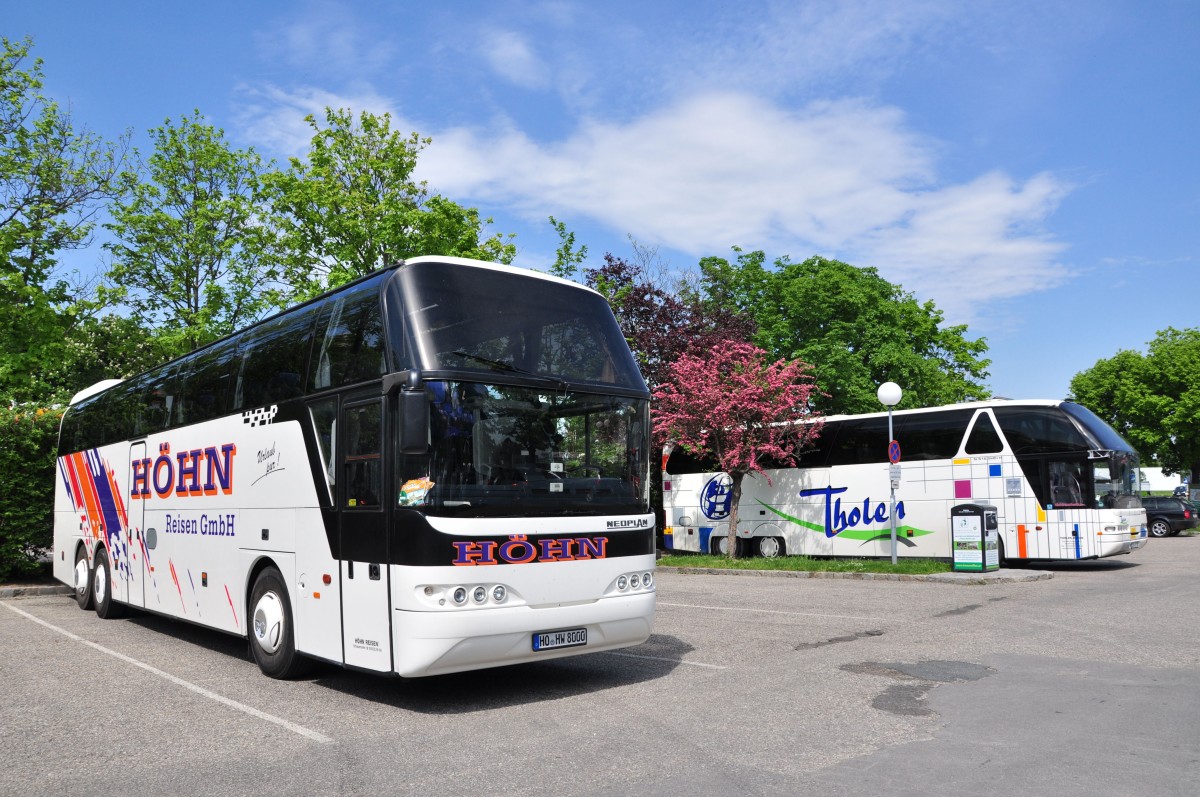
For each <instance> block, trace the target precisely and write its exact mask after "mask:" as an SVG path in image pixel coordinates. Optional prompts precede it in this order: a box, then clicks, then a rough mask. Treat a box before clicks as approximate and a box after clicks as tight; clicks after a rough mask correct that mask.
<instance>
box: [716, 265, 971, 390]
mask: <svg viewBox="0 0 1200 797" xmlns="http://www.w3.org/2000/svg"><path fill="white" fill-rule="evenodd" d="M734 251H735V253H736V255H737V257H736V260H735V261H734V262H730V261H729V260H726V259H724V258H718V257H707V258H704V259H703V260H701V262H700V271H701V280H700V287H699V288H698V289H697V292H698V294H699V298H700V299H701V300H702V301H704V302H706V303H708V304H709V305H710V306H713V307H723V308H731V309H734V310H736V311H739V312H743V313H746V314H748V315H750V316H752V317H753V318H754V319H755V321H756V323H757V326H758V332H757V334H756V335H755V337H754V342H755V343H757V344H758V345H759V346H761V347H763V348H764V349H766V350H767V351H768V352H770V354H771V356H772V357H777V358H781V359H788V360H792V359H799V360H803V361H805V362H809V363H812V364H813V373H814V376H815V377H816V380H817V383H818V384H820V385H821V387H822V388H823V389H824V390H826V391H828V395H827V396H817V397H815V402H816V407H817V408H818V409H819V410H821V411H822V412H825V413H857V412H875V411H878V410H880V409H881V407H880V406H879V401H878V400H877V398H876V395H875V391H876V390H877V389H878V387H879V385H880V384H881V383H883V382H887V381H893V382H896V383H898V384H900V385H901V386H902V387H903V388H904V401H903V404H902V406H907V407H923V406H934V405H939V404H949V403H953V402H957V401H963V400H965V399H981V398H986V397H987V396H988V391H987V389H986V388H985V387H984V386H983V384H981V380H983V379H984V378H986V377H987V367H988V365H989V364H990V361H989V360H986V359H982V355H983V354H984V353H985V352H986V351H987V343H986V342H985V340H984V339H982V338H980V339H976V340H971V339H969V338H967V336H966V332H967V328H966V326H965V325H958V326H945V325H944V324H943V315H942V311H941V310H939V309H937V307H936V306H935V305H934V303H933V302H930V301H926V302H919V301H918V300H917V299H916V297H915V296H913V294H911V293H909V292H907V291H904V290H903V289H902V288H901V287H900V286H899V285H894V284H892V283H890V282H888V281H887V280H885V279H883V278H882V277H880V276H879V273H878V272H877V271H876V270H875V269H873V268H859V267H856V266H852V265H850V264H848V263H843V262H841V261H840V260H829V259H826V258H823V257H810V258H809V259H808V260H805V261H804V262H802V263H793V262H791V261H790V260H789V259H788V258H787V257H782V258H780V259H778V260H776V261H775V263H774V267H773V268H768V267H767V266H766V257H765V255H764V254H763V253H762V252H761V251H755V252H743V251H742V250H740V249H737V248H735V249H734Z"/></svg>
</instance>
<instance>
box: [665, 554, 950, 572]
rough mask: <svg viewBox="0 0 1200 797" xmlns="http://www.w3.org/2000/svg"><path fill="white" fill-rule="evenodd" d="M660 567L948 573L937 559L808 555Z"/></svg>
mask: <svg viewBox="0 0 1200 797" xmlns="http://www.w3.org/2000/svg"><path fill="white" fill-rule="evenodd" d="M658 566H659V567H708V568H713V569H726V570H797V571H799V570H808V571H825V572H830V573H897V574H901V575H914V576H915V575H928V574H930V573H949V572H950V571H951V569H952V566H951V563H950V562H943V561H941V560H938V559H901V560H899V561H898V562H897V563H896V564H892V562H891V560H890V559H844V558H836V559H833V558H830V559H825V558H814V557H811V556H777V557H774V558H770V559H764V558H762V557H760V556H752V557H744V558H741V559H730V558H729V557H727V556H712V555H709V554H667V555H665V556H663V557H662V558H661V559H659V560H658Z"/></svg>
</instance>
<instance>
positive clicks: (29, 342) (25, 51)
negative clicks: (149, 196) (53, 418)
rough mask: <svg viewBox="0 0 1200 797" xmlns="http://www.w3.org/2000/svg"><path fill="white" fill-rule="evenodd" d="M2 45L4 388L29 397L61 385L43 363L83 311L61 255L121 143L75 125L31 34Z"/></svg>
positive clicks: (93, 208) (112, 168)
mask: <svg viewBox="0 0 1200 797" xmlns="http://www.w3.org/2000/svg"><path fill="white" fill-rule="evenodd" d="M0 45H2V46H3V54H2V55H0V303H2V304H3V306H4V312H3V314H0V395H2V396H4V397H5V398H8V399H9V400H17V401H24V400H31V399H36V398H39V397H43V396H45V395H47V394H49V393H52V392H54V391H55V390H56V389H57V388H58V387H59V386H56V385H53V384H50V383H48V382H47V381H46V379H45V370H44V363H46V362H55V361H57V360H58V359H59V357H60V356H61V351H60V350H61V347H62V345H63V341H64V338H65V336H66V334H67V333H68V332H69V330H70V329H71V327H72V325H73V324H74V323H75V320H76V317H77V310H76V307H75V302H76V298H77V297H76V291H75V290H74V289H73V286H71V285H70V284H68V283H67V281H66V280H64V279H62V277H61V276H60V274H59V268H60V261H59V258H60V257H61V256H62V254H63V253H64V252H67V251H70V250H74V249H79V248H81V247H84V246H86V245H87V244H88V243H89V242H90V241H91V236H92V232H93V230H94V227H95V215H96V213H98V212H99V210H100V209H101V208H102V207H103V203H104V201H105V200H106V199H108V198H109V197H110V196H111V194H112V191H113V187H114V183H115V181H116V176H117V174H118V173H119V172H120V170H121V169H122V168H123V166H124V156H125V149H124V141H121V142H118V143H117V144H109V143H106V142H104V141H103V140H101V139H100V138H98V137H97V136H95V135H93V134H91V133H89V132H88V131H87V130H86V129H77V128H76V127H75V125H74V123H73V121H72V119H71V116H70V114H69V113H67V112H66V111H64V110H62V109H61V108H60V107H59V106H58V104H57V103H55V102H53V101H51V100H49V99H47V98H46V97H44V96H43V95H42V93H41V89H42V61H41V59H36V60H34V61H33V63H32V64H28V65H27V64H26V61H27V59H28V57H29V51H30V49H31V47H32V44H31V42H30V41H29V40H28V39H25V40H23V41H21V42H15V43H14V42H12V41H10V40H8V39H6V38H5V39H0Z"/></svg>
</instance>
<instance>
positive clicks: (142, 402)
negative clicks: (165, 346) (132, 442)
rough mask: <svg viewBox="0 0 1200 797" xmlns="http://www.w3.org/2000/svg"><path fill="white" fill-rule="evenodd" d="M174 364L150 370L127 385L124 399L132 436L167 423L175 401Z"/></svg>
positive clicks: (153, 430)
mask: <svg viewBox="0 0 1200 797" xmlns="http://www.w3.org/2000/svg"><path fill="white" fill-rule="evenodd" d="M175 373H176V371H175V366H174V365H171V366H168V367H166V368H165V369H164V368H160V369H157V370H154V371H151V372H150V373H148V374H144V375H142V376H141V377H139V378H138V379H137V380H136V381H135V382H134V383H133V384H132V385H131V386H130V388H129V391H128V393H127V394H126V400H127V401H128V402H129V406H128V412H129V414H130V417H131V419H132V420H133V435H134V436H135V437H140V436H142V435H147V434H153V433H154V432H161V431H162V430H163V429H166V428H167V426H168V425H169V424H170V421H171V420H172V419H173V418H172V412H173V411H174V409H175V405H176V404H177V403H178V402H177V396H176V390H177V387H178V382H177V380H176V379H175Z"/></svg>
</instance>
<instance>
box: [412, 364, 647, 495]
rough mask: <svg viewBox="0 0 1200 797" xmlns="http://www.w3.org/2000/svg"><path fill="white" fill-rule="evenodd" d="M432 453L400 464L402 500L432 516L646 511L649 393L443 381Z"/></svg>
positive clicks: (436, 389)
mask: <svg viewBox="0 0 1200 797" xmlns="http://www.w3.org/2000/svg"><path fill="white" fill-rule="evenodd" d="M426 390H427V393H428V394H429V395H430V400H431V402H432V407H431V410H432V411H431V425H430V426H431V448H430V454H429V455H428V456H427V457H412V456H410V457H406V458H404V459H403V460H402V461H401V463H400V473H401V484H400V485H399V488H400V489H399V504H400V505H401V506H411V507H415V508H420V509H422V510H423V511H425V512H427V513H429V514H431V515H448V516H457V517H519V516H527V515H538V516H543V517H547V516H548V517H553V516H563V515H611V514H642V513H647V512H649V511H650V507H649V489H648V484H649V482H648V473H649V454H648V451H649V449H648V448H647V446H648V445H649V442H650V441H649V434H648V427H649V424H648V413H649V408H648V404H647V401H646V400H645V399H641V398H622V397H617V396H606V395H594V394H588V393H579V392H573V391H565V392H558V391H547V390H545V389H541V388H530V387H514V386H507V385H489V384H479V383H474V382H458V381H437V382H429V383H427V384H426Z"/></svg>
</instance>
